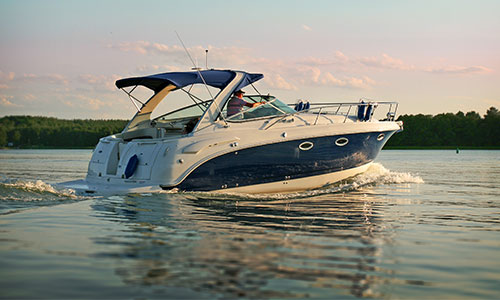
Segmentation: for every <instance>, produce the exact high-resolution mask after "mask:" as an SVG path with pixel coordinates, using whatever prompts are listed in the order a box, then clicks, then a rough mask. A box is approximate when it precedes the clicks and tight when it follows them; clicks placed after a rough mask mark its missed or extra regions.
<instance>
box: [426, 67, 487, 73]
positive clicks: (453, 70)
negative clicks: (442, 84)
mask: <svg viewBox="0 0 500 300" xmlns="http://www.w3.org/2000/svg"><path fill="white" fill-rule="evenodd" d="M425 71H426V72H429V73H433V74H484V73H489V72H492V71H493V70H491V69H489V68H487V67H484V66H472V67H460V66H445V67H439V68H426V69H425Z"/></svg>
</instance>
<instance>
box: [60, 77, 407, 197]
mask: <svg viewBox="0 0 500 300" xmlns="http://www.w3.org/2000/svg"><path fill="white" fill-rule="evenodd" d="M263 77H264V76H263V75H262V74H255V73H247V72H243V71H234V70H203V71H200V70H198V71H192V72H172V73H162V74H156V75H150V76H144V77H133V78H126V79H121V80H118V81H117V82H116V86H117V87H118V88H120V89H123V90H124V91H125V92H126V93H127V95H128V96H129V97H130V98H131V99H132V102H133V103H134V104H135V105H136V107H137V113H136V114H135V116H134V117H133V118H132V119H131V120H130V122H129V123H128V124H127V125H126V127H125V129H124V130H123V131H122V132H121V133H116V134H113V135H110V136H106V137H103V138H101V139H100V141H99V143H98V144H97V146H96V148H95V150H94V152H93V155H92V158H91V160H90V163H89V166H88V173H87V176H86V178H85V179H83V180H78V181H72V182H65V183H63V184H62V185H63V186H65V187H67V188H72V189H75V190H76V191H77V192H78V193H83V194H124V193H136V192H139V193H144V192H155V191H160V190H171V189H178V190H180V191H223V192H241V193H275V192H290V191H297V190H306V189H314V188H319V187H321V186H324V185H328V184H332V183H335V182H338V181H340V180H343V179H345V178H348V177H351V176H354V175H356V174H359V173H362V172H364V171H366V170H367V169H368V167H369V166H370V164H371V163H372V162H373V161H374V159H375V158H376V157H377V155H378V153H379V151H380V150H381V149H382V147H383V146H384V144H385V143H386V142H387V140H388V139H389V138H390V137H391V136H392V135H393V134H394V133H395V132H397V131H400V130H402V128H403V125H402V123H401V122H398V121H395V115H396V111H397V103H395V102H374V101H368V100H366V101H363V102H355V103H320V104H315V103H311V104H309V103H306V104H305V105H302V104H300V105H296V106H295V108H294V107H293V106H290V105H287V104H285V103H283V102H281V101H280V100H278V99H276V98H275V97H273V96H271V95H263V94H260V93H259V92H258V91H257V89H255V91H256V93H255V95H249V96H245V97H244V99H245V100H246V101H247V102H249V103H252V102H260V103H262V104H261V105H259V106H256V107H253V108H248V109H246V110H243V111H241V112H240V113H238V114H235V115H231V116H229V117H228V116H227V103H228V101H229V99H230V98H231V96H232V95H233V93H234V92H235V91H238V90H241V89H243V88H245V87H246V88H248V89H249V88H250V87H254V85H253V83H254V82H256V81H258V80H260V79H262V78H263ZM138 87H142V88H147V89H149V90H150V91H151V94H152V96H151V97H149V99H147V101H141V100H140V99H138V98H136V97H135V96H134V95H133V93H134V92H135V91H136V89H138ZM195 87H198V88H195ZM200 88H201V89H200ZM254 88H255V87H254ZM196 90H198V91H199V90H202V91H203V92H205V94H207V93H208V94H207V95H208V96H207V97H206V98H207V99H203V98H201V97H200V96H197V95H195V93H194V91H196ZM174 94H177V96H174ZM179 96H185V97H186V99H187V100H188V101H189V102H188V103H187V104H188V105H187V106H186V104H184V105H185V106H183V107H181V108H179V109H173V110H171V111H167V112H166V113H159V114H158V113H156V116H155V114H154V113H155V109H157V108H160V107H165V106H166V107H167V110H168V107H169V105H159V104H160V103H161V102H162V101H168V100H167V98H172V99H175V102H176V103H178V102H179V100H182V99H180V98H179ZM163 103H165V102H163ZM172 103H173V102H172ZM167 104H168V102H167ZM172 106H173V105H171V106H170V107H172ZM382 106H386V107H387V109H385V110H384V111H383V112H382V108H381V107H382ZM378 113H382V115H381V116H382V117H380V118H379V117H377V114H378Z"/></svg>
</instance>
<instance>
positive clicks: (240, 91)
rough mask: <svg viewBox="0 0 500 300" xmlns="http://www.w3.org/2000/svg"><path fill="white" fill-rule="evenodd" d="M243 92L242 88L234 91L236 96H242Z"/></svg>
mask: <svg viewBox="0 0 500 300" xmlns="http://www.w3.org/2000/svg"><path fill="white" fill-rule="evenodd" d="M243 94H245V92H244V91H242V90H238V91H236V92H234V95H235V96H236V97H243Z"/></svg>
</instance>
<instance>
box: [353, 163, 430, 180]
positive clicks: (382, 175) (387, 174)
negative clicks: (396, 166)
mask: <svg viewBox="0 0 500 300" xmlns="http://www.w3.org/2000/svg"><path fill="white" fill-rule="evenodd" d="M354 180H355V182H358V183H359V184H360V185H366V184H373V183H375V184H376V183H383V184H390V183H424V180H423V179H422V178H421V177H420V176H414V175H412V174H410V173H404V172H392V171H390V170H388V169H386V168H385V167H384V166H383V165H382V164H380V163H373V164H372V165H371V166H370V168H368V170H366V172H365V173H363V174H360V175H358V176H356V177H354Z"/></svg>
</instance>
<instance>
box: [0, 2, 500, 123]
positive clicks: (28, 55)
mask: <svg viewBox="0 0 500 300" xmlns="http://www.w3.org/2000/svg"><path fill="white" fill-rule="evenodd" d="M176 32H177V33H178V34H179V35H180V36H181V38H182V40H183V42H184V44H185V45H186V47H187V48H188V51H189V53H190V54H191V56H192V57H193V58H194V60H195V61H196V62H195V63H196V64H197V65H198V66H201V67H205V50H206V49H208V50H209V52H208V67H209V68H217V69H235V70H244V71H247V72H256V73H262V74H264V79H263V80H261V81H259V82H258V83H257V84H256V87H257V88H258V89H259V91H260V92H262V93H265V94H267V93H270V94H272V95H275V96H277V97H278V98H279V99H281V100H282V101H284V102H286V103H295V102H296V101H297V100H298V99H305V100H309V101H311V102H342V101H347V102H357V101H358V100H359V99H360V98H361V97H366V98H369V99H374V100H378V101H397V102H399V110H398V112H399V113H401V114H418V113H423V114H433V115H435V114H438V113H446V112H452V113H456V112H458V111H462V112H468V111H476V112H478V113H479V114H481V115H483V114H485V113H486V110H487V109H488V108H489V107H491V106H494V107H496V108H500V1H483V0H475V1H460V0H453V1H447V0H440V1H425V0H423V1H357V0H353V1H314V0H309V1H293V0H286V1H276V0H273V1H269V0H266V1H260V0H253V1H237V0H233V1H219V0H211V1H196V0H190V1H148V0H143V1H111V0H107V1H102V0H99V1H92V0H85V1H83V0H81V1H72V0H67V1H52V0H45V1H41V0H40V1H29V0H23V1H17V0H16V1H9V0H0V41H1V43H0V117H2V116H6V115H36V116H51V117H58V118H65V119H89V118H90V119H109V118H118V119H129V118H130V117H132V116H133V115H134V113H135V111H136V110H135V107H134V106H133V105H132V103H131V102H130V101H129V99H128V97H127V96H126V95H125V94H124V93H122V92H121V91H120V90H118V89H117V88H116V87H115V85H114V84H115V81H116V80H117V79H120V78H126V77H132V76H142V75H150V74H156V73H163V72H171V71H190V69H191V68H192V67H193V65H192V63H191V61H190V60H189V58H188V56H187V55H186V53H185V51H184V49H183V48H182V45H181V43H180V41H179V39H178V38H177V35H176Z"/></svg>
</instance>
